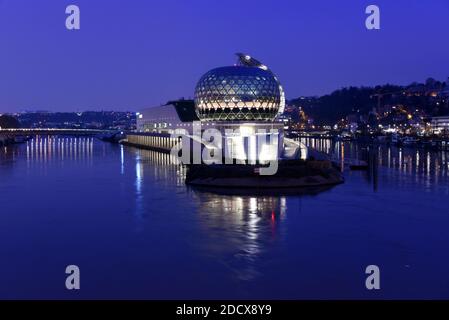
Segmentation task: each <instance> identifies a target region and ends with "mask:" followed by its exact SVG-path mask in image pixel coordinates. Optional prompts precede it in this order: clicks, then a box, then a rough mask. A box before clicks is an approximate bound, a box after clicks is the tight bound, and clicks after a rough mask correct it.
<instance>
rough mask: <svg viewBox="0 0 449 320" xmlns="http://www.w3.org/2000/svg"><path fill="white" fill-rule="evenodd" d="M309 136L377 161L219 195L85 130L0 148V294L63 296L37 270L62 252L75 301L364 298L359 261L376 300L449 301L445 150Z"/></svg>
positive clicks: (156, 159) (54, 263) (322, 146)
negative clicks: (313, 180)
mask: <svg viewBox="0 0 449 320" xmlns="http://www.w3.org/2000/svg"><path fill="white" fill-rule="evenodd" d="M309 143H313V145H314V146H315V148H317V149H318V150H320V151H323V152H327V153H329V154H330V155H331V156H332V157H333V158H334V159H341V158H346V159H348V158H358V159H364V158H365V157H372V159H374V161H375V163H378V166H376V168H375V170H374V169H373V170H370V171H368V172H351V171H348V170H347V169H345V178H346V182H345V183H344V184H342V185H339V186H336V187H334V188H330V189H327V190H326V191H321V190H313V191H312V190H309V191H301V192H300V193H299V192H295V193H290V192H284V191H282V192H281V191H280V190H269V191H268V192H262V191H261V190H255V191H254V190H237V191H235V190H231V191H229V190H228V191H223V190H211V189H210V188H207V189H206V190H204V189H199V188H190V187H187V186H186V185H185V184H184V179H185V173H186V172H185V168H184V167H183V166H179V165H176V164H174V163H173V161H172V159H171V158H170V155H168V154H162V153H158V152H154V151H147V150H137V149H134V148H128V147H123V146H117V145H112V144H109V143H103V142H100V141H98V140H95V139H93V138H87V137H86V138H74V137H36V138H34V139H33V140H30V141H28V142H27V143H26V144H22V145H17V146H10V147H7V148H2V149H1V150H0V201H1V202H0V203H2V212H1V214H0V226H5V227H4V229H3V232H2V233H0V242H1V243H3V246H1V247H0V255H1V256H8V257H10V260H9V264H3V265H2V266H1V267H0V269H1V270H0V271H1V274H4V275H6V276H7V278H8V280H7V281H6V283H5V284H4V286H2V287H1V288H0V297H3V296H9V297H28V298H30V297H34V298H39V297H51V298H55V297H56V298H60V297H62V298H65V297H69V296H68V295H67V292H65V291H63V290H61V284H60V283H59V282H58V281H59V277H54V276H53V274H52V273H48V272H47V271H46V270H48V269H50V270H53V269H58V268H60V265H64V264H65V263H67V262H70V263H73V261H76V262H78V263H79V264H80V265H82V266H83V269H82V270H84V271H83V272H84V273H85V274H88V275H90V277H91V278H89V280H88V283H89V281H92V283H94V284H95V285H92V286H91V287H89V288H88V289H85V290H84V291H83V293H81V296H80V297H86V298H90V297H96V298H107V297H112V298H129V297H134V298H182V299H186V298H342V297H350V298H360V297H365V298H369V297H370V296H369V295H367V293H366V291H365V290H364V287H363V286H360V283H363V277H364V268H363V266H365V265H366V264H369V263H373V261H374V262H376V263H378V264H379V265H382V266H383V268H386V269H387V270H388V271H386V272H387V278H388V279H389V280H390V281H392V282H393V283H389V288H391V289H390V291H385V292H382V293H380V295H379V296H380V297H400V298H409V297H449V292H448V291H447V289H444V288H446V287H445V284H447V283H449V278H448V277H447V275H446V272H445V271H444V270H446V269H447V268H446V267H448V268H449V261H448V258H447V255H446V254H445V249H444V248H446V249H447V247H448V246H449V237H448V235H447V231H446V230H447V225H448V223H449V221H448V216H447V214H445V213H444V212H445V208H446V209H447V206H446V205H445V201H446V200H447V196H448V195H449V191H448V186H449V183H448V181H447V180H448V179H447V171H448V162H447V161H448V155H447V153H442V152H431V151H426V150H416V149H411V148H410V149H409V148H402V149H400V148H394V147H388V146H380V147H375V148H374V149H372V150H369V149H367V148H366V147H363V146H360V145H357V144H354V143H348V142H344V143H340V142H338V143H332V142H331V141H330V140H321V141H318V140H315V141H313V142H312V141H309ZM23 199H26V201H23ZM61 209H62V211H61ZM446 212H447V210H446ZM423 213H425V214H423ZM80 236H81V238H80ZM61 248H70V250H61ZM11 252H14V254H11ZM41 255H45V260H42V258H41ZM111 262H112V264H111ZM29 265H33V266H34V268H35V270H36V272H42V274H43V276H42V277H41V278H39V279H41V280H42V279H45V281H46V282H45V286H43V285H42V283H41V282H40V281H41V280H39V279H37V278H36V277H33V275H29V276H27V274H29V273H27V270H28V269H27V268H28V266H29ZM405 265H407V266H408V267H407V269H406V272H404V270H405V269H404V268H405V267H404V266H405ZM328 266H332V268H331V269H332V271H331V272H330V273H329V270H328V269H327V268H328ZM55 272H56V271H55ZM24 275H25V276H24ZM355 275H359V277H357V276H355ZM411 276H413V277H414V279H415V280H416V283H417V284H416V283H415V284H414V288H413V289H411V288H408V287H407V286H408V285H409V284H410V277H411ZM112 278H113V279H118V283H117V284H115V283H112V284H111V283H110V282H104V283H103V282H102V283H100V284H99V283H97V282H95V281H100V280H98V279H112ZM95 279H97V280H95ZM104 281H106V280H104ZM30 287H31V288H30ZM44 287H45V288H47V289H42V288H44ZM6 288H8V290H9V291H7V289H6Z"/></svg>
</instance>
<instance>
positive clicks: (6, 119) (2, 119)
mask: <svg viewBox="0 0 449 320" xmlns="http://www.w3.org/2000/svg"><path fill="white" fill-rule="evenodd" d="M19 127H20V122H19V121H18V120H17V119H16V118H14V117H12V116H8V115H2V116H0V128H2V129H14V128H19Z"/></svg>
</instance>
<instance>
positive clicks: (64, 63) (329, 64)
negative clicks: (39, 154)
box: [0, 0, 449, 113]
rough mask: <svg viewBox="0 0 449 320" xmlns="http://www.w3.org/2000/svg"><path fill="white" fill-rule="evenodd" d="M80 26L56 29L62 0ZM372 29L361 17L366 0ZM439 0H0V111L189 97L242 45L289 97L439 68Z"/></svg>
mask: <svg viewBox="0 0 449 320" xmlns="http://www.w3.org/2000/svg"><path fill="white" fill-rule="evenodd" d="M69 4H76V5H78V6H79V7H80V10H81V30H79V31H69V30H67V29H66V28H65V19H66V14H65V8H66V6H67V5H69ZM370 4H376V5H378V6H379V7H380V10H381V30H378V31H368V30H367V29H366V28H365V18H366V14H365V8H366V6H368V5H370ZM448 31H449V0H426V1H424V0H394V1H391V0H389V1H386V0H373V1H364V0H358V1H356V0H344V1H343V0H341V1H335V0H332V1H331V0H328V1H325V0H315V1H301V0H244V1H242V0H226V1H223V0H221V1H218V0H151V1H150V0H70V1H66V0H0V113H1V112H14V111H22V110H36V109H45V110H51V111H76V110H87V109H93V110H101V109H108V110H111V109H115V110H137V109H139V108H142V107H146V106H153V105H159V104H161V103H164V102H166V101H167V100H170V99H175V98H179V97H191V96H192V95H193V90H194V87H195V84H196V82H197V80H198V79H199V77H200V76H201V75H202V74H203V73H205V72H206V71H208V70H209V69H211V68H213V67H217V66H223V65H231V64H233V63H235V57H234V53H235V52H245V53H249V54H251V55H253V56H254V57H256V58H257V59H259V60H261V61H262V62H264V63H265V64H266V65H268V66H269V67H270V68H271V69H272V70H273V71H274V72H275V73H276V74H277V75H278V77H279V79H280V80H281V82H282V83H283V85H284V87H285V89H286V94H287V98H294V97H298V96H301V95H316V94H324V93H329V92H331V91H333V90H335V89H338V88H341V87H343V86H349V85H375V84H383V83H387V82H388V83H395V84H408V83H410V82H413V81H424V80H425V79H426V78H427V77H434V78H436V79H439V80H446V79H447V77H449V41H448V39H449V36H448Z"/></svg>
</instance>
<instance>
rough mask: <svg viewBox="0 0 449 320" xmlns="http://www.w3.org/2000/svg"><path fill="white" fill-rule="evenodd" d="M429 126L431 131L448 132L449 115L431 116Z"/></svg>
mask: <svg viewBox="0 0 449 320" xmlns="http://www.w3.org/2000/svg"><path fill="white" fill-rule="evenodd" d="M431 126H432V132H433V133H437V134H438V133H441V132H443V131H445V132H449V116H444V117H433V118H432V121H431Z"/></svg>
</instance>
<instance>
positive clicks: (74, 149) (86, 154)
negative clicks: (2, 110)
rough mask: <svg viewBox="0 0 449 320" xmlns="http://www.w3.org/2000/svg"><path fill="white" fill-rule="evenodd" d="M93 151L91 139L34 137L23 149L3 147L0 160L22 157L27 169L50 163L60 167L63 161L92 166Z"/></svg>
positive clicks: (92, 140)
mask: <svg viewBox="0 0 449 320" xmlns="http://www.w3.org/2000/svg"><path fill="white" fill-rule="evenodd" d="M93 151H94V138H92V137H59V136H35V137H34V138H32V139H30V140H28V141H27V142H26V147H25V148H22V147H21V145H11V146H8V147H4V148H3V152H1V153H0V159H2V161H3V162H4V161H6V160H7V159H10V160H13V161H14V160H15V159H16V158H22V157H23V158H26V161H27V166H28V168H30V167H34V166H39V165H47V164H49V163H50V162H51V163H52V164H56V163H59V164H60V165H61V166H62V165H64V160H70V162H83V163H85V164H87V165H92V155H93Z"/></svg>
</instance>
